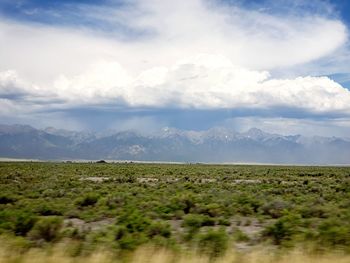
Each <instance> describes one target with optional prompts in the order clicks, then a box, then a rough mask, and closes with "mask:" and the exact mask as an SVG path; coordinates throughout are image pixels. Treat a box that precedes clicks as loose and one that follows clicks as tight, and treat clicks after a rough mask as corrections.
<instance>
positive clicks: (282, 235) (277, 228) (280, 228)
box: [263, 214, 300, 245]
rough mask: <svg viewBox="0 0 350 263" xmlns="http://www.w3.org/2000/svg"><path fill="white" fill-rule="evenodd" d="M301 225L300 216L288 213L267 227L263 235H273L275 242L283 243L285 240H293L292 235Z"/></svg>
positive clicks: (277, 243)
mask: <svg viewBox="0 0 350 263" xmlns="http://www.w3.org/2000/svg"><path fill="white" fill-rule="evenodd" d="M299 225H300V216H299V215H294V214H288V215H285V216H283V217H281V218H279V219H278V220H277V221H276V222H275V223H274V224H273V225H270V226H268V227H267V228H265V230H264V231H263V235H264V236H266V237H271V238H272V239H273V242H274V244H276V245H281V244H282V243H283V242H285V241H290V240H292V237H293V236H294V235H295V234H297V233H298V231H299Z"/></svg>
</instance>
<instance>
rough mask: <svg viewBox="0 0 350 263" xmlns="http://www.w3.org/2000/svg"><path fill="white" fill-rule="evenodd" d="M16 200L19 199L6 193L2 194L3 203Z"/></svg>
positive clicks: (1, 202)
mask: <svg viewBox="0 0 350 263" xmlns="http://www.w3.org/2000/svg"><path fill="white" fill-rule="evenodd" d="M16 201H17V199H16V198H15V197H13V196H10V195H5V194H1V195H0V204H2V205H6V204H13V203H14V202H16Z"/></svg>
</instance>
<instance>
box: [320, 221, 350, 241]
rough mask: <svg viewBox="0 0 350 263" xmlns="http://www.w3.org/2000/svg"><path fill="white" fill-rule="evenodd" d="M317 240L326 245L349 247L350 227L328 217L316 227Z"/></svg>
mask: <svg viewBox="0 0 350 263" xmlns="http://www.w3.org/2000/svg"><path fill="white" fill-rule="evenodd" d="M318 232H319V234H318V239H319V242H320V243H322V244H323V245H326V246H338V245H340V246H347V247H350V227H349V225H346V224H341V223H340V222H339V221H338V220H336V219H329V220H327V221H325V222H323V223H322V224H321V225H320V226H319V227H318Z"/></svg>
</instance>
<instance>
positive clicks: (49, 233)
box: [29, 216, 62, 242]
mask: <svg viewBox="0 0 350 263" xmlns="http://www.w3.org/2000/svg"><path fill="white" fill-rule="evenodd" d="M61 225H62V218H60V217H57V216H49V217H43V218H41V219H40V220H38V221H37V222H36V223H35V225H34V227H33V228H32V230H31V231H30V233H29V235H30V237H31V238H32V239H34V240H40V239H43V240H45V241H47V242H50V241H54V240H56V239H57V238H58V235H59V231H60V229H61Z"/></svg>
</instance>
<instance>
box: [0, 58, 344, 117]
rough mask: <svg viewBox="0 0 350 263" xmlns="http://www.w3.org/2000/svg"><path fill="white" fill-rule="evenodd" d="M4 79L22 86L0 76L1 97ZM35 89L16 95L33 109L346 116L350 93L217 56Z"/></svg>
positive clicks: (103, 65)
mask: <svg viewBox="0 0 350 263" xmlns="http://www.w3.org/2000/svg"><path fill="white" fill-rule="evenodd" d="M3 75H4V76H5V77H2V76H3ZM6 76H7V78H6ZM9 76H10V77H9ZM8 79H10V80H11V83H12V82H14V83H16V87H17V90H18V89H19V87H18V85H17V83H22V84H24V83H23V81H21V80H18V77H16V74H15V73H13V72H12V73H11V74H9V72H4V73H0V94H4V93H6V92H8V89H7V88H6V87H7V86H6V83H9V80H8ZM1 80H4V82H5V84H2V82H1ZM1 87H4V88H1ZM34 87H36V88H35V89H33V90H30V88H27V87H26V86H23V89H22V90H18V92H22V93H25V94H26V97H27V98H26V100H27V102H32V103H35V101H34V102H33V100H34V98H36V97H38V94H43V96H44V97H43V98H42V100H45V98H46V99H47V100H48V103H50V107H52V106H53V105H52V103H51V101H62V102H63V104H62V105H61V107H62V106H63V107H65V108H67V107H74V106H84V105H96V104H100V105H101V104H115V105H124V106H126V107H153V108H161V107H164V108H169V107H170V108H198V109H224V108H253V109H254V108H255V109H268V108H274V107H276V108H279V107H290V108H296V109H302V110H306V111H309V112H311V113H341V114H350V91H349V90H347V89H345V88H343V87H342V86H341V85H339V84H338V83H336V82H334V81H332V80H331V79H329V78H328V77H297V78H295V79H273V78H271V77H270V76H269V73H268V72H267V71H256V70H248V69H245V68H242V67H239V66H235V65H234V64H233V63H232V62H231V61H230V60H229V59H227V58H225V57H223V56H220V55H208V54H200V55H196V56H193V57H191V58H187V59H183V60H180V61H179V62H177V63H175V64H174V65H173V66H171V67H155V68H150V69H148V70H145V71H142V72H141V73H140V74H139V75H137V76H133V74H131V73H129V72H128V71H127V70H126V69H125V68H123V67H122V66H121V65H120V64H119V63H117V62H114V61H100V62H99V63H98V64H96V65H93V66H91V67H90V68H89V69H88V70H87V71H86V72H84V73H82V74H80V75H77V76H74V77H72V78H69V77H66V76H64V75H62V76H60V77H59V78H58V79H57V80H55V81H54V83H53V84H52V85H49V86H43V87H39V86H37V85H34ZM29 90H30V92H29ZM56 107H59V105H56Z"/></svg>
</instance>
